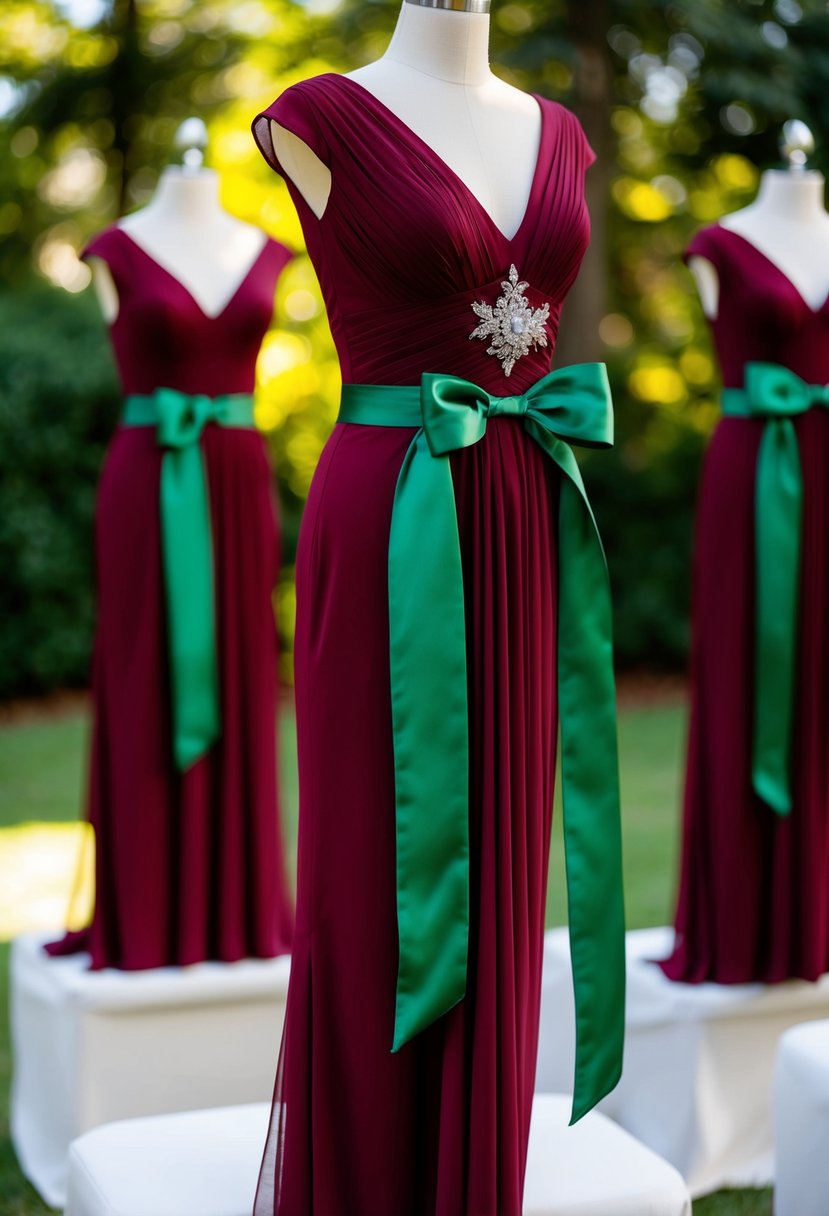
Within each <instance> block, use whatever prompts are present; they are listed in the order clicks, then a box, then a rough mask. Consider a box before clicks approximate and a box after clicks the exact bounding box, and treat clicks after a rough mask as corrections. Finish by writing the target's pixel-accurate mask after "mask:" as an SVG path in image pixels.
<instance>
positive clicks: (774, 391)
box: [731, 363, 829, 418]
mask: <svg viewBox="0 0 829 1216" xmlns="http://www.w3.org/2000/svg"><path fill="white" fill-rule="evenodd" d="M731 391H733V390H731ZM745 395H746V399H747V403H748V407H749V410H750V412H751V413H752V414H753V415H754V416H756V417H758V418H775V417H780V418H792V417H795V416H796V415H798V414H805V413H806V411H807V410H810V409H811V408H812V407H813V406H815V405H820V406H825V407H829V384H807V383H806V381H805V380H802V379H801V378H800V376H798V375H796V374H795V373H794V372H792V371H790V370H789V369H788V368H787V367H781V366H780V364H778V363H748V364H746V368H745Z"/></svg>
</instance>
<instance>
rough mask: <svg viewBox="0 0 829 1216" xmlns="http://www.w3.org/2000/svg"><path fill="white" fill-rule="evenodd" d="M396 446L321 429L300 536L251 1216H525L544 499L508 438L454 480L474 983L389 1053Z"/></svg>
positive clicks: (546, 624) (541, 463) (490, 442)
mask: <svg viewBox="0 0 829 1216" xmlns="http://www.w3.org/2000/svg"><path fill="white" fill-rule="evenodd" d="M411 434H412V432H411V431H409V430H399V429H394V428H383V427H361V426H348V425H339V426H337V427H336V429H335V431H334V433H333V434H332V436H331V438H330V440H329V442H328V445H327V447H326V450H325V452H324V453H323V456H322V459H321V461H320V464H319V467H318V469H317V472H316V476H315V479H314V482H313V486H312V489H311V494H310V498H309V502H308V505H307V508H306V513H305V517H304V519H303V524H302V533H301V537H300V551H299V554H298V570H297V612H298V620H297V637H296V681H297V728H298V738H299V766H300V827H299V863H298V892H297V928H296V936H295V940H294V949H293V956H292V971H291V986H290V992H289V998H288V1009H287V1018H286V1025H285V1031H284V1036H283V1042H282V1049H281V1053H280V1060H279V1067H278V1074H277V1084H276V1093H275V1099H274V1111H273V1118H272V1124H271V1131H270V1136H269V1141H268V1146H267V1148H266V1152H265V1160H264V1163H263V1168H262V1173H261V1177H260V1184H259V1191H258V1195H257V1202H256V1212H257V1216H265V1214H267V1216H272V1214H274V1213H277V1214H278V1216H464V1214H468V1216H473V1214H474V1216H520V1213H521V1206H522V1205H521V1200H522V1190H523V1179H524V1168H525V1163H526V1154H527V1142H528V1135H529V1121H530V1113H531V1108H532V1096H533V1089H534V1079H535V1064H536V1052H537V1041H538V1017H539V1002H540V981H541V961H542V948H543V934H544V911H545V898H546V883H547V863H548V854H549V843H550V828H551V818H552V805H553V786H554V779H555V745H556V743H555V741H556V729H557V706H556V599H557V570H556V542H555V536H556V519H557V508H558V487H559V480H558V473H557V471H556V470H555V469H554V467H553V466H552V463H551V462H550V461H549V459H548V458H547V457H546V456H545V455H544V454H543V453H542V451H541V449H540V448H539V447H538V446H537V445H536V444H535V443H534V442H533V441H532V440H531V439H530V438H529V437H528V436H527V435H526V434H525V432H524V431H523V429H522V427H521V426H520V424H519V423H517V422H516V421H515V420H512V419H492V420H490V423H489V426H488V428H487V433H486V436H485V437H484V439H483V440H482V441H481V442H480V443H478V444H477V445H476V446H474V447H473V448H470V449H468V450H466V451H464V452H459V453H455V454H454V455H453V456H452V458H451V459H452V470H453V477H454V483H455V494H456V501H457V507H458V520H459V530H460V539H461V550H462V557H463V566H464V584H465V594H466V610H467V638H468V678H469V704H470V717H471V722H470V734H471V740H470V742H471V749H470V754H471V773H470V779H471V799H470V805H471V823H470V843H471V919H470V961H469V983H468V990H467V996H466V998H465V1000H464V1001H462V1002H461V1004H460V1005H458V1006H456V1007H455V1008H454V1009H453V1010H452V1011H451V1012H450V1013H448V1014H447V1015H445V1016H444V1017H443V1018H442V1019H440V1021H439V1022H437V1023H435V1024H434V1025H433V1026H432V1027H430V1028H428V1029H427V1030H426V1031H425V1032H424V1033H423V1034H421V1035H420V1036H418V1037H417V1038H416V1039H415V1040H413V1041H412V1042H411V1043H410V1044H408V1045H407V1046H405V1047H404V1048H403V1049H402V1050H401V1051H400V1052H398V1053H396V1054H394V1055H393V1054H391V1051H390V1048H391V1044H392V1029H393V1021H394V996H395V981H396V972H397V927H396V918H395V841H394V778H393V766H392V732H391V715H390V705H389V660H388V592H387V551H388V535H389V524H390V518H391V508H392V499H393V494H394V487H395V482H396V479H397V474H398V471H399V469H400V465H401V463H402V460H403V456H404V454H405V451H406V449H407V447H408V445H409V442H410V439H411ZM428 544H429V538H428V536H424V537H423V545H424V550H426V549H427V548H428ZM439 611H440V605H439V604H437V605H435V612H439ZM428 627H429V624H428V621H425V622H424V628H428Z"/></svg>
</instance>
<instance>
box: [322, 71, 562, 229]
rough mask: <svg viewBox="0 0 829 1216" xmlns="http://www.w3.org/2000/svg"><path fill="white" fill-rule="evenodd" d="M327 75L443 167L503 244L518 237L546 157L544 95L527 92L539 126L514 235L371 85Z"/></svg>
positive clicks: (337, 74) (534, 196)
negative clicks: (355, 93) (368, 103)
mask: <svg viewBox="0 0 829 1216" xmlns="http://www.w3.org/2000/svg"><path fill="white" fill-rule="evenodd" d="M328 75H329V76H332V77H334V79H336V80H345V81H347V82H348V84H349V85H351V86H352V87H353V88H355V89H357V91H358V92H359V93H360V94H362V95H363V96H364V97H367V98H368V99H369V100H370V101H372V102H373V103H374V105H375V106H376V107H377V109H378V110H379V111H380V112H381V114H383V115H384V116H385V118H386V120H387V121H389V122H390V123H391V124H393V125H394V126H396V127H398V128H399V129H400V130H401V131H402V132H403V134H404V135H405V136H407V138H408V139H409V141H410V142H411V143H412V144H414V145H415V146H416V147H417V148H418V149H419V150H420V152H421V155H423V154H425V155H426V156H428V157H429V158H430V159H431V160H432V161H434V163H435V164H436V165H438V166H439V167H440V168H441V169H442V170H443V172H444V173H445V174H446V176H447V177H449V178H450V179H451V180H452V181H453V182H454V183H455V184H456V186H458V187H459V188H460V189H461V190H462V191H463V193H464V195H465V196H466V197H467V198H468V199H470V201H471V202H472V203H473V205H474V206H476V207H477V209H478V211H479V212H480V214H481V215H483V216H484V218H485V219H486V221H487V223H488V224H489V226H490V228H491V229H492V230H493V231H494V232H495V234H496V235H497V236H498V237H500V239H501V240H502V241H503V242H504V244H505V245H508V246H511V245H514V244H515V242H516V241H517V240H518V238H519V237H520V236H521V235H522V233H523V231H524V228H525V227H526V226H527V224H528V223H529V220H530V217H531V215H532V212H533V210H534V207H535V201H536V194H537V191H538V185H539V181H540V179H541V172H542V167H543V164H544V161H545V159H546V157H545V152H546V145H547V133H548V132H547V103H546V99H545V98H543V97H541V96H540V95H539V94H538V93H530V94H529V96H530V97H532V98H533V100H534V101H535V102H536V104H537V105H538V110H539V114H540V117H541V127H540V131H539V138H538V152H537V154H536V158H535V166H534V168H533V175H532V179H531V182H530V192H529V195H528V197H527V205H526V207H525V208H524V214H523V215H522V217H521V221H520V223H519V225H518V227H517V228H516V230H515V232H514V233H513V235H512V236H507V234H506V233H505V232H504V230H503V229H502V228H501V227H500V225H499V224H498V223H496V221H495V219H494V218H493V217H492V215H490V213H489V212H488V211H487V209H486V207H485V206H484V205H483V203H482V202H481V200H480V199H479V198H478V196H477V194H476V193H475V192H474V190H473V189H472V188H471V186H469V185H468V183H467V182H465V181H464V179H463V178H462V177H461V175H460V174H459V173H458V172H457V171H456V170H455V169H453V168H452V166H451V165H450V164H449V162H448V161H447V160H446V159H445V158H444V157H443V156H441V155H440V153H439V152H436V151H435V149H434V148H433V147H432V145H431V144H428V143H427V142H426V140H425V139H424V138H423V137H422V136H421V135H418V133H417V131H415V129H414V127H411V126H410V125H409V124H408V123H407V122H406V121H405V120H404V119H402V118H401V117H400V115H399V114H396V113H395V112H394V110H392V109H391V108H390V107H389V106H387V105H386V103H385V102H384V101H381V100H380V98H379V97H378V96H377V95H376V94H375V93H372V91H371V89H367V88H366V86H365V85H364V84H361V83H360V81H359V80H355V79H354V78H353V76H346V75H345V74H343V73H340V72H329V73H328Z"/></svg>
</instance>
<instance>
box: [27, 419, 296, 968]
mask: <svg viewBox="0 0 829 1216" xmlns="http://www.w3.org/2000/svg"><path fill="white" fill-rule="evenodd" d="M202 445H203V450H204V455H205V462H206V468H207V476H208V485H209V493H210V505H211V517H212V526H213V546H214V564H215V583H216V631H217V647H218V658H219V680H220V689H221V709H222V736H221V739H220V740H219V742H218V743H217V744H216V746H215V747H214V748H212V749H211V751H210V752H209V753H208V754H207V755H206V756H205V757H203V758H202V759H201V760H199V761H198V762H197V763H196V764H195V765H193V767H192V768H191V769H189V770H188V771H187V772H186V773H184V774H183V775H181V774H179V773H178V772H177V771H176V769H175V767H174V764H173V760H172V750H171V727H170V699H169V673H168V664H167V639H166V613H165V605H164V586H163V577H162V564H161V535H160V519H159V505H158V497H159V475H160V467H161V452H160V450H159V448H158V447H157V445H156V441H155V435H154V432H153V430H152V429H151V428H143V427H142V428H124V429H121V430H119V431H117V432H116V434H115V436H114V438H113V441H112V444H111V446H110V449H109V452H108V454H107V459H106V462H105V465H104V470H103V473H102V477H101V483H100V486H99V491H98V503H97V513H96V558H97V577H98V587H97V591H98V619H97V630H96V638H95V652H94V661H93V701H94V726H93V741H92V759H91V769H90V791H89V820H90V822H91V824H92V827H93V829H94V833H95V911H94V916H93V920H92V923H91V925H90V926H89V928H88V929H86V930H84V931H83V932H81V933H79V934H78V933H75V934H69V935H68V936H67V938H65V939H64V940H63V941H62V942H58V943H56V944H55V945H54V946H53V947H51V952H52V953H66V952H69V951H72V950H88V951H89V952H90V953H91V956H92V967H93V968H100V967H120V968H123V969H124V970H140V969H143V968H150V967H161V966H165V965H176V964H178V965H184V964H188V963H197V962H201V961H203V960H205V959H215V960H220V961H223V962H233V961H236V960H238V959H242V958H247V957H259V958H268V957H272V956H274V955H277V954H281V953H284V952H285V951H287V950H289V949H290V944H291V935H292V919H293V913H292V909H291V900H290V896H289V892H288V887H287V883H286V880H285V874H284V866H283V857H282V842H281V838H280V830H279V810H278V803H277V773H276V756H275V709H276V695H277V641H276V631H275V626H274V620H273V612H272V607H271V594H272V590H273V587H274V585H275V582H276V578H277V574H278V569H279V530H278V517H277V513H276V502H275V497H274V494H273V488H272V481H271V475H270V469H269V465H268V459H267V453H266V449H265V445H264V441H263V439H262V437H261V436H260V435H258V434H257V433H256V432H254V431H243V430H231V429H227V428H220V427H216V426H209V427H207V428H206V430H205V432H204V435H203V437H202Z"/></svg>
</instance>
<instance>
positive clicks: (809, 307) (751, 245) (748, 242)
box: [717, 223, 829, 317]
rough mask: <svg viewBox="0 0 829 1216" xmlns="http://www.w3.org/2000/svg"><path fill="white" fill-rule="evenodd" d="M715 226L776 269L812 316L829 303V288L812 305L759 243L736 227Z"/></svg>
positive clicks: (817, 315)
mask: <svg viewBox="0 0 829 1216" xmlns="http://www.w3.org/2000/svg"><path fill="white" fill-rule="evenodd" d="M717 227H718V228H719V230H720V232H728V233H730V234H731V235H732V236H736V237H737V238H738V240H740V241H742V243H743V244H744V245H747V246H748V248H749V249H753V250H754V252H755V253H756V255H757V256H758V257H759V258H762V259H763V261H764V262H766V263H767V265H769V266H771V268H772V270H776V271H777V273H778V274H779V276H780V278H781V279H783V281H784V282H785V283H788V285H789V287H791V289H792V291H793V292H794V293H795V295H796V296H797V298H798V299H799V300H800V302H801V304H802V305H803V307H804V308H806V309H807V310H808V311H809V312H810V313H811V314H812V316H813V317H819V316H820V315H821V313H822V312H823V311H824V310H825V308H826V306H827V305H829V288H828V289H827V291H826V295H825V296H824V297H823V302H822V303H821V304H818V305H817V307H813V306H812V305H811V304H810V303H809V301H808V300H807V299H806V297H805V296H804V294H803V292H802V291H801V290H800V288H799V287H798V285H797V283H795V282H794V280H793V279H792V278H791V276H790V275H789V274H787V273H786V271H785V270H784V269H783V267H782V266H778V264H777V262H775V261H774V259H773V258H770V257H769V255H768V254H767V253H764V252H763V250H762V249H761V248H760V246H759V245H755V243H754V241H752V240H750V239H749V238H748V237H747V236H743V234H742V232H738V231H737V229H736V228H728V227H727V226H726V225H725V224H720V223H718V224H717Z"/></svg>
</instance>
